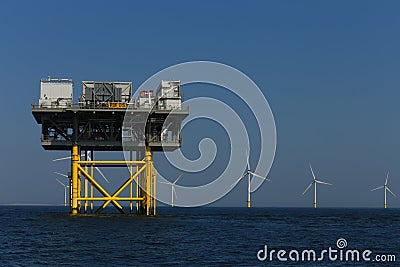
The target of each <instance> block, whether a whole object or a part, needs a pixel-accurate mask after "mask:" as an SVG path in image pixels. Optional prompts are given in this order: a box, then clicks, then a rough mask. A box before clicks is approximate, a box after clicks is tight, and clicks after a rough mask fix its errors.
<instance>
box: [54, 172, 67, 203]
mask: <svg viewBox="0 0 400 267" xmlns="http://www.w3.org/2000/svg"><path fill="white" fill-rule="evenodd" d="M60 175H63V174H61V173H60ZM66 176H67V177H68V175H66ZM56 180H57V182H59V183H60V184H61V185H62V186H64V207H66V206H67V188H69V185H65V184H64V183H62V182H61V181H60V180H58V179H57V178H56Z"/></svg>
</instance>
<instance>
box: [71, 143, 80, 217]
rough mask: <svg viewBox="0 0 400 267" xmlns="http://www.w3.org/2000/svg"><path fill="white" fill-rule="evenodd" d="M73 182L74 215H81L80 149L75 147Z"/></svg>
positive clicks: (73, 151) (73, 148)
mask: <svg viewBox="0 0 400 267" xmlns="http://www.w3.org/2000/svg"><path fill="white" fill-rule="evenodd" d="M71 156H72V157H71V162H72V163H71V176H72V177H71V180H72V209H71V213H72V214H78V213H79V203H78V199H77V198H78V197H79V171H78V165H79V163H78V161H79V160H80V156H79V147H78V146H77V145H74V146H73V147H72V155H71Z"/></svg>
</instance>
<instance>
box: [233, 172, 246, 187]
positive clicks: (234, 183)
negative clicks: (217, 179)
mask: <svg viewBox="0 0 400 267" xmlns="http://www.w3.org/2000/svg"><path fill="white" fill-rule="evenodd" d="M246 175H247V173H245V174H243V175H242V176H240V178H239V179H237V180H236V181H235V182H234V183H233V184H232V185H231V188H232V187H234V186H235V185H236V184H237V183H238V182H239V181H240V180H241V179H242V178H243V177H245V176H246Z"/></svg>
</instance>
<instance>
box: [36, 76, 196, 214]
mask: <svg viewBox="0 0 400 267" xmlns="http://www.w3.org/2000/svg"><path fill="white" fill-rule="evenodd" d="M73 88H74V82H73V80H71V79H54V78H50V77H48V78H47V79H42V80H41V81H40V98H39V102H38V104H32V114H33V116H34V118H35V120H36V122H37V123H38V124H39V125H41V142H42V147H43V148H44V149H45V150H67V151H70V152H71V172H70V174H69V175H68V177H69V180H70V187H69V188H70V208H71V214H82V213H93V212H95V213H100V212H102V211H103V210H104V208H105V207H107V206H108V205H109V204H112V205H113V206H115V208H116V209H117V210H118V211H119V212H120V213H123V214H128V213H129V214H132V213H135V214H142V215H155V214H156V173H155V171H154V167H153V166H154V163H153V158H152V153H153V151H163V150H164V151H173V150H175V149H177V148H179V147H180V146H181V143H182V139H181V134H180V132H181V124H182V121H183V120H184V118H185V117H186V116H188V115H189V110H188V109H185V110H183V109H182V106H181V103H182V96H181V93H180V82H179V81H160V85H159V86H158V88H157V90H156V91H155V90H149V89H146V90H139V94H138V96H137V97H136V98H133V96H132V83H131V82H98V81H83V82H82V95H81V96H80V98H79V101H78V103H74V102H73ZM126 115H127V116H126ZM95 151H124V153H128V154H129V160H95V159H94V152H95ZM89 154H90V156H89ZM125 155H126V154H125ZM133 155H135V160H133ZM97 167H128V169H129V177H128V178H127V179H126V180H125V182H124V183H123V184H122V185H120V186H119V188H118V189H117V190H116V191H115V192H113V193H110V192H107V190H106V189H105V188H104V187H103V186H102V185H101V184H100V183H99V182H98V180H96V177H95V173H94V168H97ZM95 189H96V191H95ZM127 191H128V192H129V196H127V197H122V196H121V193H122V192H124V193H125V194H127V193H128V192H127ZM95 201H97V202H100V203H101V204H100V206H98V207H97V209H96V211H94V202H95ZM121 201H127V202H128V203H129V205H128V207H129V211H127V210H126V207H124V206H123V205H121Z"/></svg>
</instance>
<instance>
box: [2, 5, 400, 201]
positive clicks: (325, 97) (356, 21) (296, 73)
mask: <svg viewBox="0 0 400 267" xmlns="http://www.w3.org/2000/svg"><path fill="white" fill-rule="evenodd" d="M82 2H83V1H71V2H68V4H64V5H63V6H61V5H56V4H54V1H2V2H1V3H0V40H1V42H0V78H1V81H2V90H1V92H2V104H1V112H0V116H1V119H2V122H3V131H2V145H3V149H2V150H3V151H2V153H1V154H0V162H1V163H0V164H1V165H0V167H1V175H0V185H1V186H0V203H16V202H19V203H21V202H23V203H61V202H62V194H63V189H62V187H60V186H59V185H58V184H57V183H56V182H55V177H54V175H53V174H52V172H53V171H56V170H61V171H66V170H67V168H68V163H65V164H64V163H60V165H54V163H52V162H51V159H53V158H54V157H58V156H63V155H66V154H67V153H66V152H64V153H62V152H46V151H44V150H43V149H42V148H41V146H40V139H39V138H40V129H39V127H38V126H37V125H36V124H35V122H34V119H33V117H32V115H31V110H30V104H31V103H32V102H36V101H37V98H38V96H39V80H40V79H41V78H43V77H47V76H49V75H50V76H54V77H57V76H63V77H68V78H72V79H73V80H74V81H75V96H78V95H79V93H80V82H81V81H82V80H116V81H117V80H121V81H132V82H133V84H134V85H139V84H141V83H142V82H143V81H145V80H146V79H147V78H148V77H149V76H151V75H152V74H154V73H155V72H157V71H159V70H161V69H163V68H165V67H168V66H170V65H173V64H177V63H181V62H185V61H191V60H211V61H217V62H221V63H225V64H228V65H231V66H233V67H235V68H237V69H239V70H241V71H243V72H244V73H246V74H247V75H248V76H249V77H250V78H252V79H253V80H254V81H255V82H256V83H257V85H258V86H259V87H260V88H261V89H262V91H263V93H264V95H265V97H266V98H267V100H268V101H269V104H270V106H271V108H272V111H273V113H274V116H275V120H276V126H277V136H278V144H277V153H276V158H275V162H274V165H273V167H272V169H271V172H270V178H271V179H272V180H273V182H272V183H270V184H264V185H263V186H262V187H261V188H260V189H259V190H258V191H257V192H256V193H254V194H253V203H254V205H255V206H310V204H311V202H312V194H308V195H306V196H301V193H302V191H303V190H304V188H305V187H306V186H307V185H308V184H309V182H310V181H311V175H310V173H309V170H308V162H311V163H312V164H313V166H314V169H315V171H316V173H317V175H318V176H320V177H321V178H323V179H325V180H327V181H330V182H332V183H334V187H329V188H328V187H324V188H322V187H321V188H320V189H321V190H320V197H319V202H320V203H319V204H320V206H325V207H330V206H334V207H337V206H340V207H342V206H343V207H348V206H359V207H380V206H382V199H383V192H369V189H370V188H372V187H375V186H378V185H381V184H383V182H384V178H385V174H386V172H387V171H388V170H390V173H391V176H390V179H391V180H390V184H391V189H392V191H394V192H395V193H400V167H399V164H398V162H399V160H400V153H399V151H400V145H399V144H400V140H399V138H400V123H399V114H400V106H399V105H398V99H399V97H400V91H399V87H400V79H399V75H398V73H399V70H400V54H399V53H400V52H399V47H400V37H399V34H398V33H399V29H400V17H399V16H398V10H399V7H400V4H399V3H398V2H397V1H384V2H382V1H330V2H328V1H268V2H267V1H264V2H261V1H246V2H245V1H231V2H230V3H229V4H226V3H225V2H223V1H197V2H190V3H188V2H185V1H168V2H166V1H152V2H149V3H140V2H134V1H120V2H117V1H115V2H112V3H111V2H107V1H85V2H84V3H82ZM134 87H135V86H134ZM212 91H213V89H212V88H208V89H206V88H205V89H204V91H202V93H203V95H207V94H208V93H210V92H212ZM185 94H186V96H187V97H191V96H195V95H196V94H199V93H198V92H197V91H196V93H194V92H192V91H190V90H188V91H187V92H185ZM194 126H195V125H194ZM192 131H193V130H192ZM189 132H190V131H189ZM193 132H197V134H198V135H199V136H195V137H194V139H196V138H200V137H201V134H205V133H203V132H202V131H193ZM194 153H195V152H194ZM253 160H254V161H255V160H256V155H254V156H253V155H252V161H253ZM110 175H111V173H110ZM389 203H390V206H392V207H400V200H399V199H394V198H390V199H389ZM216 205H234V206H244V205H245V184H244V183H241V184H239V185H238V186H237V187H236V188H235V189H234V190H233V191H232V192H231V193H230V194H229V195H228V196H226V197H225V198H224V199H222V200H220V201H218V202H217V203H216Z"/></svg>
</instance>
